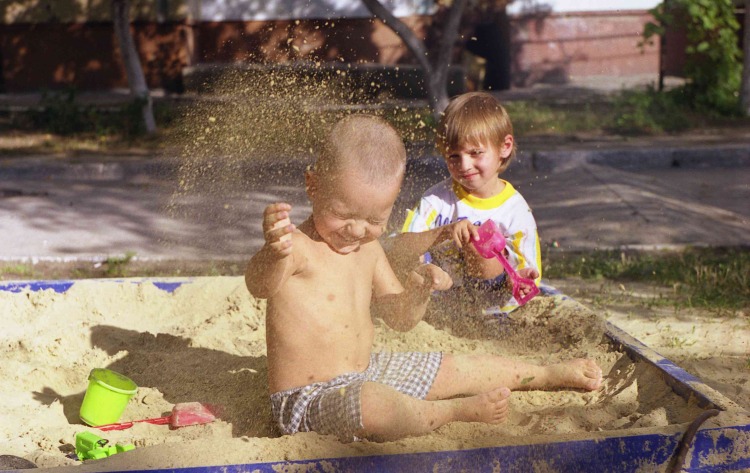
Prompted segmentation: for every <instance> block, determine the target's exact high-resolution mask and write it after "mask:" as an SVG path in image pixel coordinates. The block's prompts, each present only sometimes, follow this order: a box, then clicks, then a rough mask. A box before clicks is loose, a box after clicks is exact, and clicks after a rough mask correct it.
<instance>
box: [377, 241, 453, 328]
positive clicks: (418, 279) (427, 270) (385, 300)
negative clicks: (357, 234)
mask: <svg viewBox="0 0 750 473" xmlns="http://www.w3.org/2000/svg"><path fill="white" fill-rule="evenodd" d="M452 285H453V281H452V280H451V278H450V276H449V275H448V274H447V273H445V271H443V270H442V269H440V268H438V267H437V266H435V265H432V264H424V265H421V266H419V267H418V268H416V269H415V270H413V271H411V273H410V274H409V275H408V277H407V278H406V281H405V284H404V286H405V287H404V286H402V285H401V283H400V282H399V280H398V278H397V277H396V275H395V273H394V272H393V269H392V268H391V266H390V264H389V263H388V260H387V258H386V257H385V254H383V255H382V257H381V258H379V260H378V263H377V265H376V269H375V277H374V280H373V293H374V300H373V312H374V315H376V316H377V317H380V318H382V319H383V320H384V321H385V323H386V324H388V326H389V327H391V328H392V329H394V330H398V331H401V332H406V331H408V330H411V329H412V328H414V327H415V326H416V325H417V324H418V323H419V321H420V320H422V318H423V317H424V314H425V311H426V309H427V303H428V302H429V300H430V293H431V292H432V291H433V290H438V291H440V290H442V291H444V290H446V289H449V288H450V287H451V286H452Z"/></svg>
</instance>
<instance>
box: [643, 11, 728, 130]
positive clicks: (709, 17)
mask: <svg viewBox="0 0 750 473" xmlns="http://www.w3.org/2000/svg"><path fill="white" fill-rule="evenodd" d="M734 10H735V7H734V3H733V2H732V0H672V1H671V2H669V4H668V6H667V2H662V3H660V4H659V5H658V6H657V7H656V8H654V9H652V10H650V13H651V14H652V15H653V16H654V19H655V20H656V22H655V23H648V24H646V27H645V29H644V32H643V36H644V39H645V41H652V38H653V37H654V36H657V35H663V34H664V33H665V31H666V29H667V28H670V27H671V28H684V31H685V34H686V36H687V41H688V45H687V48H686V50H685V52H686V53H687V64H686V66H685V75H686V77H687V79H688V82H687V84H686V85H684V86H683V87H681V88H682V89H683V93H684V94H685V99H686V103H689V104H691V106H692V107H693V108H694V109H696V110H699V111H707V112H712V113H718V114H720V115H734V114H738V113H739V111H740V107H739V100H738V98H739V89H740V83H741V75H742V53H741V51H740V49H739V46H738V40H737V32H738V31H739V28H740V26H739V23H738V22H737V19H736V17H735V14H734Z"/></svg>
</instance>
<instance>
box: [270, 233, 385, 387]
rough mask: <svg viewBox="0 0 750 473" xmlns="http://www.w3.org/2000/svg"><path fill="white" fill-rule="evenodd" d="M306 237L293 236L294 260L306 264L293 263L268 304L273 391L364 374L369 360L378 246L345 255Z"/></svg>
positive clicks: (368, 246) (362, 247) (378, 254)
mask: <svg viewBox="0 0 750 473" xmlns="http://www.w3.org/2000/svg"><path fill="white" fill-rule="evenodd" d="M306 233H307V232H305V231H304V230H303V231H298V232H295V233H294V235H293V242H294V248H295V251H294V255H293V257H294V258H304V261H295V267H296V268H297V269H296V271H295V273H294V274H292V275H291V276H290V277H289V280H288V281H287V282H286V284H285V285H284V286H283V287H282V289H281V290H280V291H279V292H278V293H277V294H275V295H274V296H273V297H271V298H269V300H268V307H267V313H266V330H267V333H266V340H267V349H268V381H269V390H270V392H271V393H274V392H279V391H284V390H287V389H291V388H295V387H300V386H306V385H309V384H312V383H316V382H322V381H328V380H330V379H332V378H334V377H336V376H338V375H341V374H343V373H350V372H355V371H356V372H361V371H364V370H365V368H367V366H368V364H369V361H370V353H371V349H372V343H373V338H374V326H373V323H372V319H371V316H370V301H371V298H372V282H373V279H374V278H375V268H376V266H377V260H378V258H379V257H380V255H382V250H380V248H379V245H380V244H379V243H378V242H377V241H372V242H369V243H366V244H363V245H362V246H361V247H360V248H359V250H358V251H356V252H353V253H350V254H347V255H341V254H338V253H336V252H334V251H332V250H331V249H330V248H329V247H328V245H327V244H326V243H325V242H324V241H316V240H314V239H312V238H310V236H309V235H307V234H306ZM378 250H380V251H378ZM302 255H304V256H302Z"/></svg>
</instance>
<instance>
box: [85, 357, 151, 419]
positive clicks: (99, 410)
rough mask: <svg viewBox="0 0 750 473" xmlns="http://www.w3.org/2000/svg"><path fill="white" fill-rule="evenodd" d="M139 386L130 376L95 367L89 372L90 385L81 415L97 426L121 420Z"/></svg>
mask: <svg viewBox="0 0 750 473" xmlns="http://www.w3.org/2000/svg"><path fill="white" fill-rule="evenodd" d="M137 390H138V386H136V385H135V383H134V382H133V381H132V380H131V379H130V378H128V377H126V376H123V375H121V374H120V373H115V372H114V371H112V370H108V369H104V368H94V369H93V370H91V373H89V386H88V388H87V389H86V395H85V396H84V397H83V402H82V403H81V410H80V412H79V417H80V418H81V420H82V421H84V422H85V423H87V424H88V425H91V426H93V427H96V426H97V425H104V424H114V423H115V422H117V421H118V420H120V416H121V415H122V413H123V411H124V410H125V406H127V404H128V401H130V398H131V397H133V396H134V395H135V393H136V391H137Z"/></svg>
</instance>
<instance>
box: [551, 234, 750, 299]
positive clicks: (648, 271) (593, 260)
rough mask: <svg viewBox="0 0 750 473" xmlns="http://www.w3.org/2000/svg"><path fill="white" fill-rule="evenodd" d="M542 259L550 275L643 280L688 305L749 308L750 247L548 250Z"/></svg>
mask: <svg viewBox="0 0 750 473" xmlns="http://www.w3.org/2000/svg"><path fill="white" fill-rule="evenodd" d="M544 261H545V266H544V271H543V272H544V276H545V277H546V278H551V279H563V278H569V277H581V278H583V279H607V280H611V281H616V282H623V283H626V282H630V281H633V282H643V283H649V284H655V285H659V286H665V287H671V288H672V290H673V292H674V293H675V295H676V296H678V297H679V300H680V301H681V303H682V304H684V305H686V306H691V307H708V308H716V309H746V308H748V307H750V249H748V248H688V249H685V250H682V251H663V252H635V251H629V252H625V251H594V252H586V253H556V252H553V251H549V252H548V254H547V255H546V256H545V258H544Z"/></svg>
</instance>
